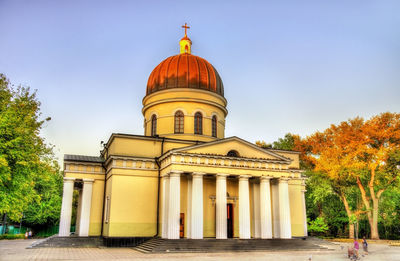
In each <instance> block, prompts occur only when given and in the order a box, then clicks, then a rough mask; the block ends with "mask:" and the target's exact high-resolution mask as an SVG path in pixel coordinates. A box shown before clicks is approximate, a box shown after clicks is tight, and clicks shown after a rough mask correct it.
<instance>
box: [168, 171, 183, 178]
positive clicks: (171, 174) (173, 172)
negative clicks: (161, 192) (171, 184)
mask: <svg viewBox="0 0 400 261" xmlns="http://www.w3.org/2000/svg"><path fill="white" fill-rule="evenodd" d="M182 173H183V171H181V170H171V171H170V172H169V176H170V177H180V176H181V174H182Z"/></svg>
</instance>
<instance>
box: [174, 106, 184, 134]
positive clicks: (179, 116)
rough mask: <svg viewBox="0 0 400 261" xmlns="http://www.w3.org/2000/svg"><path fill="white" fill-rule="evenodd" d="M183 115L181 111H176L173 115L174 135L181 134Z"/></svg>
mask: <svg viewBox="0 0 400 261" xmlns="http://www.w3.org/2000/svg"><path fill="white" fill-rule="evenodd" d="M183 123H184V115H183V112H182V111H177V112H176V113H175V128H174V133H178V134H179V133H183V129H184V127H183V126H184V124H183Z"/></svg>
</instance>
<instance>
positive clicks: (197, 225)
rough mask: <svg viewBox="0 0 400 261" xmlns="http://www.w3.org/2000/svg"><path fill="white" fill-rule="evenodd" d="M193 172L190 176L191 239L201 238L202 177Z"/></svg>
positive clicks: (200, 174) (198, 173)
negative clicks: (191, 181)
mask: <svg viewBox="0 0 400 261" xmlns="http://www.w3.org/2000/svg"><path fill="white" fill-rule="evenodd" d="M204 174H205V173H200V172H194V173H193V176H192V180H193V184H192V222H191V223H192V229H191V238H193V239H202V238H203V175H204Z"/></svg>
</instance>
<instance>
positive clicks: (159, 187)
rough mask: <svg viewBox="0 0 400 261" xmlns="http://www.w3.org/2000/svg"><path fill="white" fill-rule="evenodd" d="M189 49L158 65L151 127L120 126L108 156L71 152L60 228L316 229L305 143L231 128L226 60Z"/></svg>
mask: <svg viewBox="0 0 400 261" xmlns="http://www.w3.org/2000/svg"><path fill="white" fill-rule="evenodd" d="M183 27H184V28H185V36H184V37H183V38H182V39H181V40H180V43H179V44H180V53H179V54H177V55H174V56H171V57H168V58H167V59H165V60H164V61H162V62H161V63H160V64H159V65H157V66H156V67H155V69H154V70H153V71H152V72H151V74H150V76H149V79H148V83H147V89H146V95H145V97H144V98H143V109H142V113H143V117H144V123H143V124H144V125H143V126H144V135H132V134H123V133H113V134H112V135H111V137H110V138H109V139H108V141H107V142H106V143H105V144H104V149H103V150H102V151H101V152H100V155H99V156H96V157H93V156H82V155H65V156H64V187H63V198H62V208H61V218H60V229H59V236H62V237H65V236H70V234H71V233H70V228H71V216H72V212H73V204H72V203H73V192H74V190H76V191H78V192H79V197H78V204H77V205H78V206H77V207H76V227H75V235H76V236H82V237H87V236H101V237H103V238H104V240H108V241H110V242H112V241H113V240H126V241H129V240H133V241H134V240H139V239H145V238H151V237H161V238H166V239H179V238H190V239H203V238H216V239H227V238H241V239H250V238H262V239H271V238H285V239H289V238H292V237H304V236H307V222H306V208H305V198H304V193H305V183H304V181H305V180H304V177H303V176H302V174H301V173H302V172H301V170H300V168H299V153H298V152H295V151H284V150H274V149H263V148H260V147H258V146H256V145H255V144H253V143H251V142H248V141H245V140H243V139H240V138H238V137H228V138H226V137H225V118H226V116H227V114H228V110H227V100H226V99H225V97H224V85H223V83H222V80H221V77H220V76H219V74H218V72H217V70H216V69H215V68H214V66H213V65H211V64H210V63H209V62H208V61H206V60H205V59H203V58H201V57H199V56H196V55H193V54H192V50H191V45H192V42H191V40H190V39H189V38H188V36H187V32H186V30H187V28H189V27H187V26H186V24H185V26H183Z"/></svg>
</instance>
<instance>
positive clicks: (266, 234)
mask: <svg viewBox="0 0 400 261" xmlns="http://www.w3.org/2000/svg"><path fill="white" fill-rule="evenodd" d="M270 179H271V177H265V176H264V177H261V178H260V219H261V221H260V230H261V238H262V239H268V238H272V220H271V218H272V217H271V190H270V183H269V181H270Z"/></svg>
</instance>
